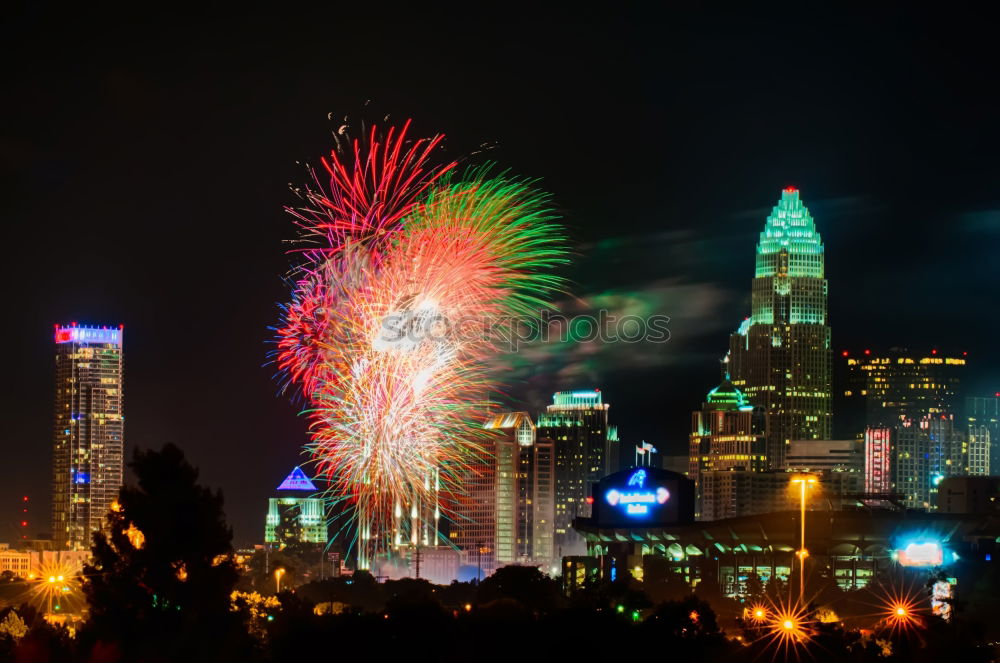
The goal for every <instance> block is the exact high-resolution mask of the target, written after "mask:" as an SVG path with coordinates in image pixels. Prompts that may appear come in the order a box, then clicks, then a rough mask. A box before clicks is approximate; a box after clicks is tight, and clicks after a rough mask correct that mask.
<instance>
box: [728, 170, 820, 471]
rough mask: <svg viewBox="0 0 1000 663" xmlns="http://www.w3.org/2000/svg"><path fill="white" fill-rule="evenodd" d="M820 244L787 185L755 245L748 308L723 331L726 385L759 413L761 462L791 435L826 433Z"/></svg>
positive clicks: (775, 463)
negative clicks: (729, 333) (728, 334)
mask: <svg viewBox="0 0 1000 663" xmlns="http://www.w3.org/2000/svg"><path fill="white" fill-rule="evenodd" d="M824 274H825V272H824V249H823V242H822V240H821V238H820V235H819V232H817V230H816V224H815V222H814V221H813V218H812V216H811V215H810V214H809V210H808V209H806V207H805V206H804V205H803V204H802V201H801V200H800V199H799V191H798V190H797V189H794V188H792V187H789V188H787V189H785V190H784V191H782V193H781V199H780V200H779V201H778V204H777V205H775V207H774V209H773V210H772V211H771V215H770V216H768V217H767V222H766V223H765V225H764V230H763V231H762V232H761V233H760V240H759V241H758V243H757V258H756V267H755V271H754V279H753V288H752V312H751V315H750V317H749V318H747V319H746V320H745V321H744V322H743V323H742V324H741V325H740V327H739V329H738V330H737V331H736V332H735V333H734V334H733V335H732V336H731V337H730V343H729V354H728V356H727V360H728V364H729V366H728V370H729V373H730V375H731V376H732V382H733V384H734V385H735V386H736V387H737V388H738V389H740V390H741V391H742V392H743V393H744V394H745V395H746V397H747V399H748V400H749V401H750V403H751V404H753V405H754V406H756V407H760V408H763V409H764V412H765V439H766V447H767V455H768V464H769V466H770V467H771V468H775V469H776V468H779V467H781V466H782V464H783V463H784V457H785V450H786V446H787V445H788V444H789V442H790V441H791V440H825V439H829V438H830V435H831V393H832V386H831V369H832V365H831V354H830V327H829V325H828V324H827V323H828V320H827V281H826V278H825V276H824Z"/></svg>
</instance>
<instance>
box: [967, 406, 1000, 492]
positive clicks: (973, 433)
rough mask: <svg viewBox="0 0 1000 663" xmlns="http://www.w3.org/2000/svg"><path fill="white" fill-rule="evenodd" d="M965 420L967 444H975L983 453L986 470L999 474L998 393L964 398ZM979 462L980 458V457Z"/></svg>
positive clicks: (999, 425) (999, 407)
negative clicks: (967, 433) (967, 436)
mask: <svg viewBox="0 0 1000 663" xmlns="http://www.w3.org/2000/svg"><path fill="white" fill-rule="evenodd" d="M965 421H966V426H967V427H968V431H969V444H970V445H972V444H975V445H977V446H978V448H979V449H980V451H979V453H980V454H982V453H983V449H985V453H986V455H987V458H986V459H985V463H986V467H987V468H989V469H988V471H987V472H986V473H987V474H989V475H991V476H1000V393H996V394H994V395H993V396H991V397H970V398H966V399H965ZM979 462H980V463H982V462H983V461H982V459H981V458H980V461H979Z"/></svg>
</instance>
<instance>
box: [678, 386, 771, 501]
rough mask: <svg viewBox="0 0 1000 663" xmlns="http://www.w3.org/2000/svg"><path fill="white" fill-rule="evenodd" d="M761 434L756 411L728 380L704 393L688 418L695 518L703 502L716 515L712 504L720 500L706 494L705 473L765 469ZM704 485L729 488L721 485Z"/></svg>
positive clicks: (689, 471)
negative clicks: (706, 393)
mask: <svg viewBox="0 0 1000 663" xmlns="http://www.w3.org/2000/svg"><path fill="white" fill-rule="evenodd" d="M762 432H763V431H762V426H761V416H760V411H759V410H758V411H756V412H755V411H754V407H753V406H752V405H750V404H749V403H748V402H747V401H746V399H745V398H744V397H743V394H742V393H741V392H740V390H739V389H737V388H736V387H734V386H733V383H732V382H730V381H729V379H728V378H727V379H725V380H724V381H723V382H722V384H720V385H719V386H718V387H715V388H714V389H712V390H711V391H710V392H708V396H707V397H706V398H705V403H704V404H703V405H702V408H701V409H700V410H696V411H695V412H694V413H693V414H692V416H691V437H690V448H689V454H688V471H687V476H688V478H689V479H692V480H693V481H694V482H695V518H701V517H702V511H703V507H704V506H705V504H706V503H713V505H710V509H709V510H710V511H711V513H712V515H715V514H716V513H717V512H720V509H718V508H716V507H715V506H714V503H715V502H717V501H719V500H723V499H724V498H723V496H721V495H718V496H717V495H714V494H712V493H711V492H707V493H706V482H705V481H704V478H705V475H706V474H709V473H713V472H734V471H740V472H762V471H764V470H765V469H767V458H766V454H765V450H764V437H763V435H762ZM707 485H708V487H714V486H723V485H726V486H727V490H729V489H730V488H731V486H730V484H728V483H725V482H710V483H708V484H707ZM717 498H718V499H717Z"/></svg>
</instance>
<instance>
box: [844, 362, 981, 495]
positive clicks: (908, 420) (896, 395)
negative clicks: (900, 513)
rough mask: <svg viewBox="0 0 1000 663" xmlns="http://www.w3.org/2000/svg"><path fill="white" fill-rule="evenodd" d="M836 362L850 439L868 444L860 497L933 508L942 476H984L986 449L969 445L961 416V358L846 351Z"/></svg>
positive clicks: (866, 445)
mask: <svg viewBox="0 0 1000 663" xmlns="http://www.w3.org/2000/svg"><path fill="white" fill-rule="evenodd" d="M841 361H842V362H843V365H844V366H845V367H846V373H845V377H846V380H845V384H844V385H843V392H842V396H843V400H842V402H843V403H844V407H845V410H846V411H848V412H851V413H853V415H852V422H851V424H850V427H851V428H850V432H851V433H852V434H854V435H858V436H863V439H864V443H865V492H867V493H896V494H899V495H902V496H903V497H902V499H903V503H904V504H905V505H906V506H907V507H910V508H917V509H932V508H934V506H935V503H936V501H935V497H934V496H935V494H936V492H937V484H938V483H939V482H940V481H941V480H942V479H943V478H944V477H949V476H960V475H963V474H968V473H977V474H978V473H984V471H985V467H984V465H985V462H986V455H985V454H986V452H987V450H986V448H985V446H984V444H981V443H979V442H980V440H970V438H969V436H968V434H967V433H966V431H965V430H964V427H963V425H962V423H963V422H961V419H960V416H959V414H958V413H959V412H960V410H961V406H962V398H961V376H962V374H963V373H964V372H965V370H966V365H967V359H966V357H965V355H964V354H963V355H949V354H946V353H942V352H938V351H937V350H931V351H930V352H924V353H918V352H911V351H909V350H907V349H905V348H891V349H889V350H888V351H884V352H878V351H872V350H865V351H864V352H861V353H857V354H854V353H851V352H844V353H843V356H842V357H841ZM838 416H839V415H838ZM970 442H973V443H972V444H970Z"/></svg>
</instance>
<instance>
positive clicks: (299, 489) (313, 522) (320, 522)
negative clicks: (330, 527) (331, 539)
mask: <svg viewBox="0 0 1000 663" xmlns="http://www.w3.org/2000/svg"><path fill="white" fill-rule="evenodd" d="M277 493H278V494H277V496H275V497H272V498H270V499H269V500H268V501H267V519H266V520H265V524H264V542H265V543H269V544H272V545H276V546H277V547H278V548H279V549H280V548H285V547H286V546H289V545H294V544H302V543H305V544H318V545H323V546H325V545H326V542H327V529H326V511H325V510H324V507H323V499H322V498H320V497H317V496H316V493H317V490H316V486H315V485H314V484H313V482H312V481H310V480H309V477H307V476H306V475H305V473H304V472H303V471H302V469H301V468H299V467H296V468H295V469H293V470H292V471H291V473H290V474H289V475H288V476H287V477H285V480H284V481H282V482H281V485H279V486H278V489H277Z"/></svg>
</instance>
